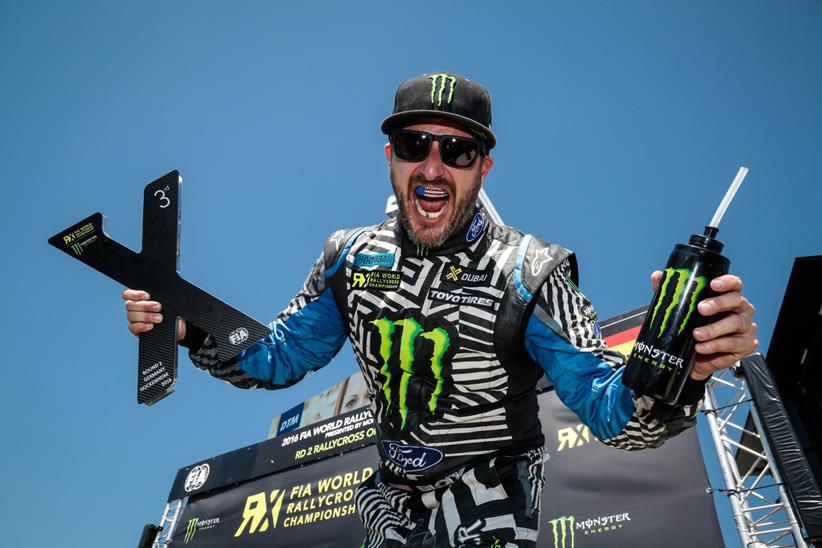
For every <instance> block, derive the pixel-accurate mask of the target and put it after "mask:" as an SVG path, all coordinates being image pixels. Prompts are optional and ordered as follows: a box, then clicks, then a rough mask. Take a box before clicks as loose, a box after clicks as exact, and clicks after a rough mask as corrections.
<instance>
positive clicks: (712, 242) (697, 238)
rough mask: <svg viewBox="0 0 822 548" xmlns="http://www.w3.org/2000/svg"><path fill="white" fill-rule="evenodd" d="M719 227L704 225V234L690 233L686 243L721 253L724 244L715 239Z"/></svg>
mask: <svg viewBox="0 0 822 548" xmlns="http://www.w3.org/2000/svg"><path fill="white" fill-rule="evenodd" d="M718 232H719V229H718V228H716V227H714V226H706V227H705V233H704V234H691V237H690V239H688V244H690V245H693V246H696V247H701V248H702V249H707V250H708V251H713V252H714V253H722V248H724V247H725V244H723V243H722V242H720V241H719V240H717V239H716V235H717V233H718Z"/></svg>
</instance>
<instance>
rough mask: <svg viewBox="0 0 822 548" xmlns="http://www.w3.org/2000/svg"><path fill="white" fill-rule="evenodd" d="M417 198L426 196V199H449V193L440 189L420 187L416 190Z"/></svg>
mask: <svg viewBox="0 0 822 548" xmlns="http://www.w3.org/2000/svg"><path fill="white" fill-rule="evenodd" d="M415 193H416V195H417V196H425V197H426V198H433V199H439V198H447V197H448V193H447V192H446V191H444V190H442V189H441V188H439V187H429V186H418V187H417V189H416V192H415Z"/></svg>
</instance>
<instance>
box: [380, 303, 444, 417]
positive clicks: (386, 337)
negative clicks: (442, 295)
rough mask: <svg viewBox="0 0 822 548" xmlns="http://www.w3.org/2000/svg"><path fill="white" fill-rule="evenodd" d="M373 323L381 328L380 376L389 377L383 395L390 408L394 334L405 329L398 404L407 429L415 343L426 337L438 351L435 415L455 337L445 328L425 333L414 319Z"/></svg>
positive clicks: (433, 398) (433, 360) (431, 404)
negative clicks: (446, 359) (444, 367)
mask: <svg viewBox="0 0 822 548" xmlns="http://www.w3.org/2000/svg"><path fill="white" fill-rule="evenodd" d="M371 324H373V325H375V326H377V329H378V330H379V332H380V357H381V358H382V367H381V368H380V373H381V374H382V375H383V377H385V381H384V383H383V393H384V394H385V401H386V403H388V405H391V404H392V400H393V398H394V395H393V393H392V389H391V380H392V378H393V373H391V371H390V370H389V367H388V360H389V359H390V358H391V354H392V353H393V349H394V340H393V336H394V331H395V330H396V328H397V327H399V328H401V329H402V332H401V334H400V355H399V360H400V369H401V370H402V375H401V376H400V382H399V398H398V400H399V401H397V402H396V403H397V405H398V406H399V408H400V416H401V417H402V424H401V426H400V427H401V428H405V421H406V418H407V417H408V404H407V398H408V383H409V382H410V381H411V376H412V375H413V374H414V341H415V340H416V338H417V336H419V335H422V338H423V339H426V340H429V341H431V342H432V343H433V344H434V351H433V353H432V354H431V371H432V372H433V373H434V378H435V379H436V380H437V386H436V388H435V389H434V392H433V393H432V394H431V397H430V398H429V400H428V409H429V411H431V412H432V413H433V412H434V411H436V409H437V400H438V399H439V396H440V394H441V393H442V358H443V356H444V355H445V352H446V351H447V350H448V347H449V346H451V337H449V335H448V332H447V331H446V330H445V329H443V328H441V327H438V328H436V329H433V330H431V331H423V330H422V326H420V324H419V323H418V322H417V321H416V320H415V319H413V318H407V319H405V320H397V321H391V320H389V319H387V318H380V319H378V320H373V321H372V322H371Z"/></svg>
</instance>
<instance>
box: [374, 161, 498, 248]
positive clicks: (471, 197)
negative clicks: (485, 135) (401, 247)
mask: <svg viewBox="0 0 822 548" xmlns="http://www.w3.org/2000/svg"><path fill="white" fill-rule="evenodd" d="M388 176H389V178H390V179H391V187H392V188H393V189H394V196H395V197H396V198H397V209H398V213H397V217H398V218H399V219H400V222H401V223H402V226H403V228H404V229H405V232H406V234H408V237H409V238H410V240H411V241H412V242H413V243H414V244H415V245H424V246H427V247H430V248H437V247H440V246H441V245H442V244H444V243H445V242H446V241H447V240H448V238H450V237H451V236H452V235H453V234H456V233H457V232H459V231H460V230H462V228H463V227H464V226H465V225H466V224H467V223H468V221H469V220H470V219H471V216H472V215H473V213H474V205H475V204H476V203H477V196H479V191H480V188H482V172H481V171H479V170H477V174H476V178H475V179H474V181H473V182H472V186H471V190H470V192H468V193H467V194H465V195H464V196H463V197H462V198H458V197H457V193H456V191H455V190H454V191H453V192H452V194H451V196H452V203H450V204H448V207H450V208H451V211H449V212H448V213H447V214H448V220H447V221H446V222H445V225H444V227H443V228H442V229H439V228H423V229H422V230H421V231H417V230H415V229H414V227H413V226H412V223H411V221H410V216H409V214H408V213H409V212H408V208H409V207H414V205H413V204H412V203H411V202H410V195H409V194H407V193H406V192H407V191H408V189H409V187H410V186H411V185H406V186H405V187H400V185H399V184H398V183H397V181H396V177H395V176H394V169H393V168H391V169H389V171H388ZM409 182H410V183H414V182H417V183H421V184H424V183H435V184H437V183H441V184H443V185H446V186H450V187H451V188H452V189H453V188H454V185H449V184H448V183H447V182H446V181H444V180H439V179H435V180H433V181H426V180H425V179H423V178H422V177H411V181H409Z"/></svg>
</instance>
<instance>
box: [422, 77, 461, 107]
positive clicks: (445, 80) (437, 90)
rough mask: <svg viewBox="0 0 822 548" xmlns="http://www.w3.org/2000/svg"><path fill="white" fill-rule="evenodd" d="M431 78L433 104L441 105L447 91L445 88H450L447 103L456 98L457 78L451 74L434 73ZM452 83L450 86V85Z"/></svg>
mask: <svg viewBox="0 0 822 548" xmlns="http://www.w3.org/2000/svg"><path fill="white" fill-rule="evenodd" d="M428 79H429V80H431V106H432V107H437V108H439V107H441V106H442V96H443V94H444V93H445V88H446V87H447V88H449V91H448V97H447V98H446V99H445V104H450V103H451V101H452V100H453V99H454V88H456V87H457V79H456V78H455V77H454V76H451V75H450V74H445V73H442V74H432V75H431V76H429V77H428ZM449 83H450V86H449V85H448V84H449Z"/></svg>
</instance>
